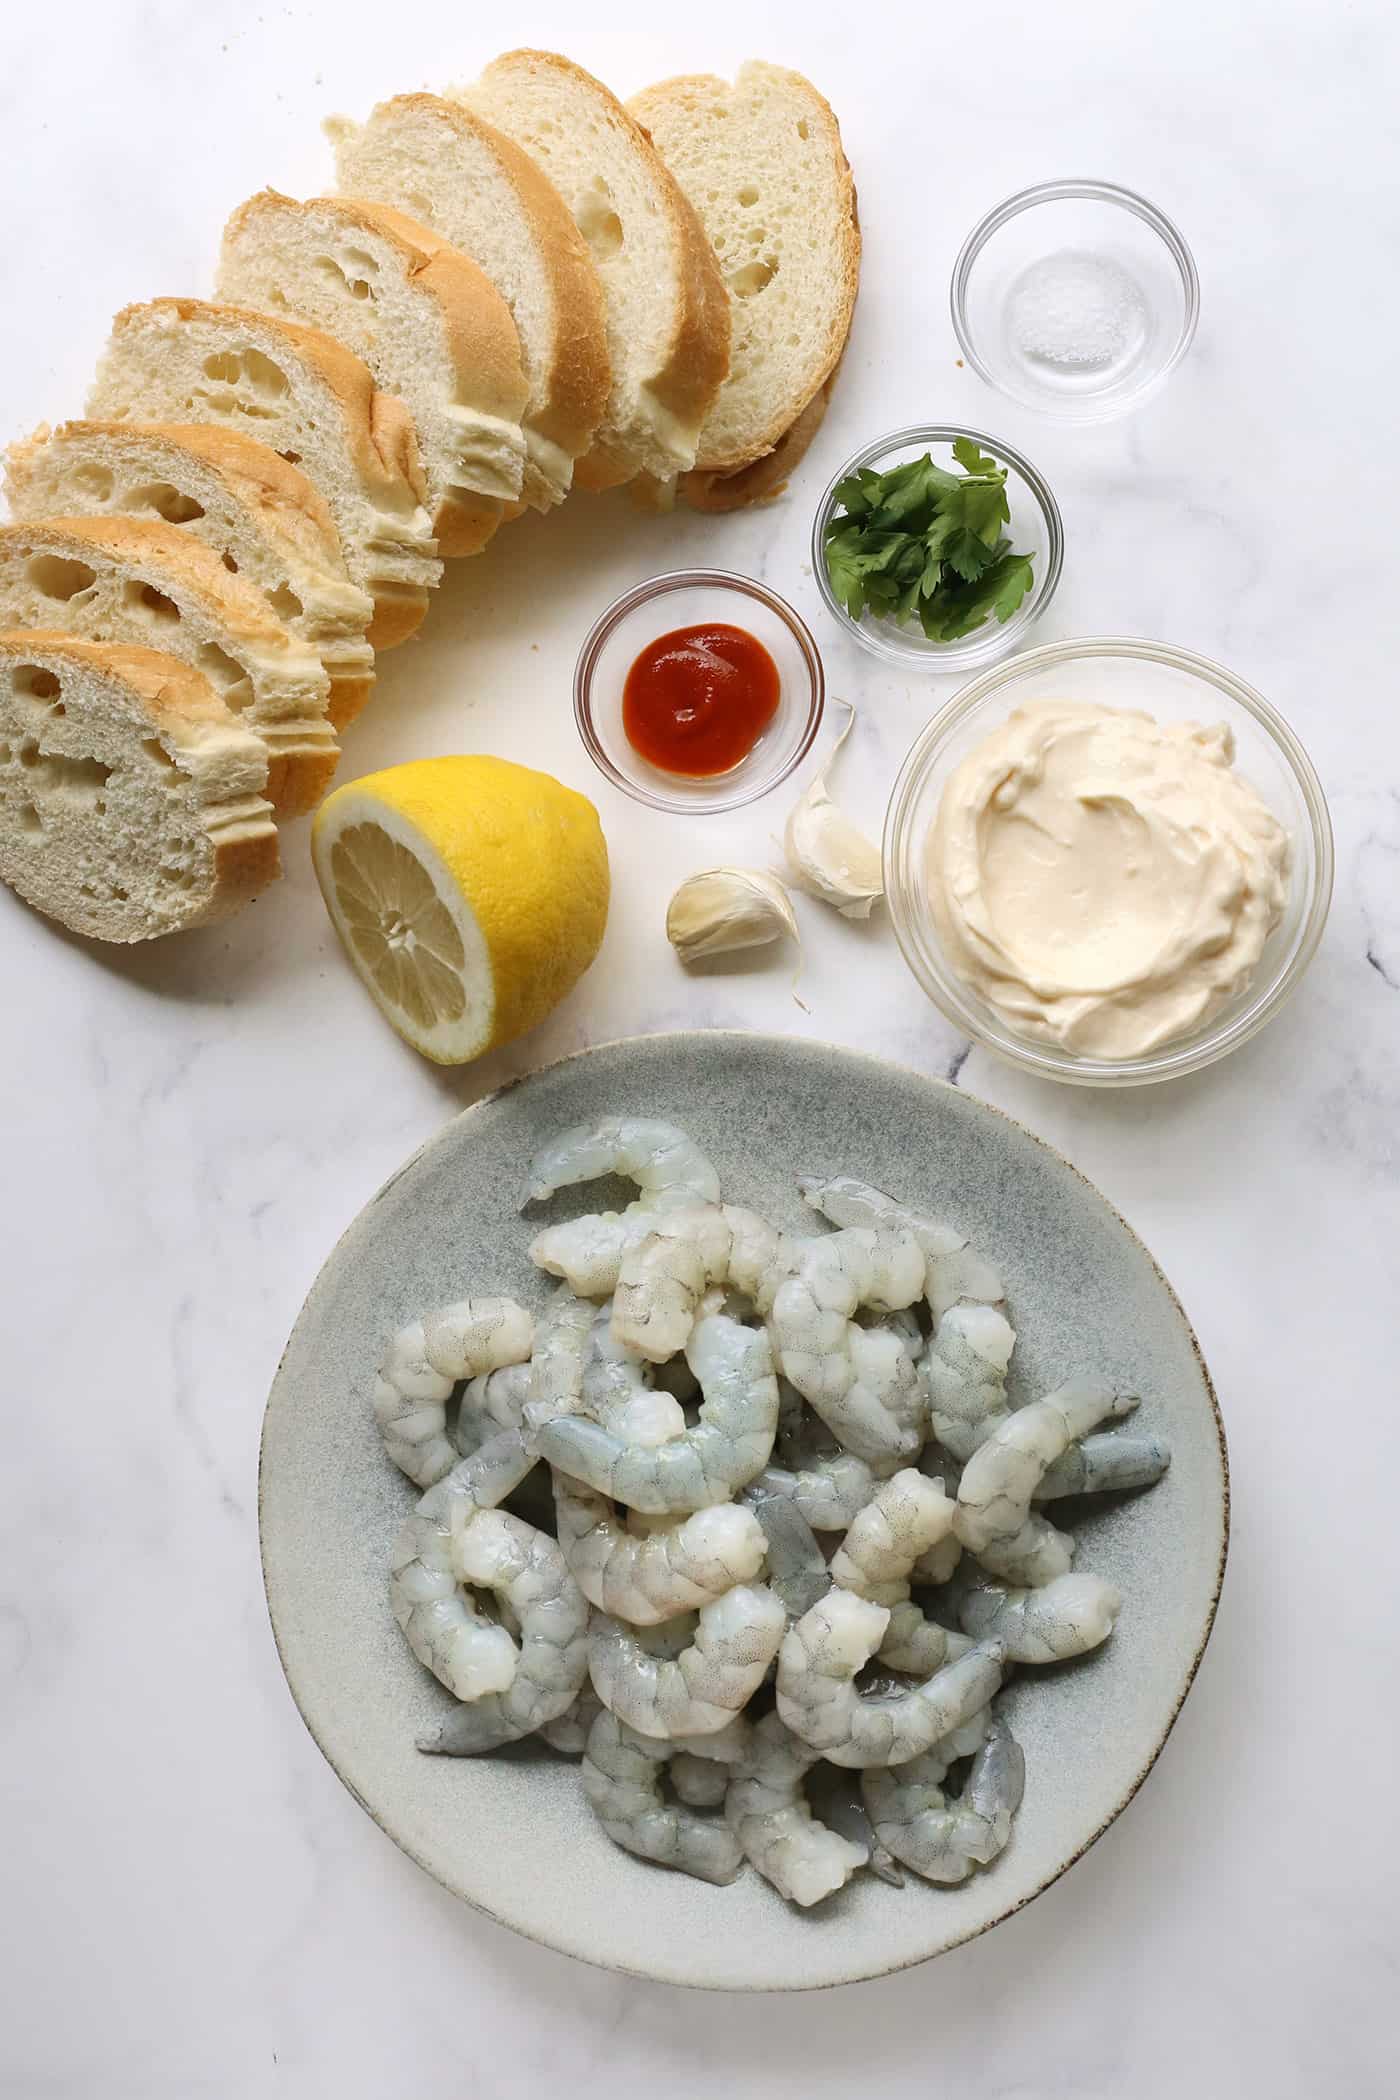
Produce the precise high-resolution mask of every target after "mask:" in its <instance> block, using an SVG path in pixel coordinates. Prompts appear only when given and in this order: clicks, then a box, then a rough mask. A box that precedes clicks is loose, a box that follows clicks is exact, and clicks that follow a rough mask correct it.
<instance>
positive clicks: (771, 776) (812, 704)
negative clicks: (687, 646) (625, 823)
mask: <svg viewBox="0 0 1400 2100" xmlns="http://www.w3.org/2000/svg"><path fill="white" fill-rule="evenodd" d="M717 620H723V621H727V622H728V623H729V624H730V625H732V626H735V627H743V628H746V629H747V630H748V632H749V633H750V634H751V635H753V636H754V637H755V639H756V640H758V641H760V642H762V644H763V646H764V648H765V649H766V650H767V651H768V653H769V655H770V656H771V657H772V659H773V661H774V663H775V664H776V665H777V667H778V682H779V694H778V712H777V713H776V715H775V716H774V717H773V720H772V721H771V722H770V723H769V725H768V727H767V728H766V729H765V730H764V732H763V734H762V736H761V737H760V738H759V740H758V742H757V743H756V744H755V745H754V747H753V749H752V751H750V753H749V754H748V756H747V758H745V759H742V760H741V761H740V763H739V764H738V765H737V766H733V767H731V768H730V770H729V772H727V773H716V774H711V775H709V776H708V777H707V778H705V779H703V780H687V779H686V778H685V776H684V775H683V774H679V773H664V772H662V771H661V769H660V768H659V767H657V766H653V765H651V764H650V763H649V762H648V760H646V759H645V758H643V757H642V755H641V753H640V752H639V751H635V750H634V749H633V748H632V745H631V744H630V743H629V741H628V739H627V733H626V731H625V730H624V728H623V726H622V691H623V687H624V685H625V684H626V681H627V673H628V672H629V671H630V670H631V668H632V665H633V664H634V662H635V661H636V659H637V657H638V655H639V654H640V652H641V651H642V650H643V649H645V648H646V647H647V645H648V643H650V642H654V641H656V640H657V638H658V637H659V636H660V635H663V634H670V633H672V632H673V630H674V629H676V628H677V627H695V626H699V625H702V624H704V623H705V622H708V621H717ZM825 699H826V681H825V678H824V676H823V673H822V660H821V657H820V655H819V653H818V651H817V645H816V643H815V642H814V641H813V640H812V637H811V635H810V634H809V632H808V630H807V627H806V624H805V623H804V622H803V621H802V620H801V619H799V617H798V615H797V614H796V613H795V612H794V611H793V609H792V607H791V606H790V605H789V604H787V602H786V601H785V600H784V599H782V598H780V597H779V596H778V594H777V592H776V591H770V590H769V589H768V587H767V585H766V584H762V583H758V582H756V581H755V580H754V578H753V577H752V576H737V575H734V574H732V573H731V572H730V571H729V570H727V569H675V570H672V571H670V572H669V573H668V574H667V575H664V576H649V577H648V578H647V579H646V581H645V582H643V583H638V584H635V585H634V586H633V588H632V589H631V590H630V591H624V592H623V594H622V596H621V597H620V598H615V599H614V600H613V602H612V604H611V605H610V606H609V607H608V609H607V611H606V612H605V613H604V614H603V615H602V617H601V618H600V619H599V620H598V621H597V622H596V623H595V624H594V626H593V629H592V631H591V632H590V634H589V636H588V639H587V641H586V642H585V643H584V645H583V647H582V649H580V651H579V655H578V662H577V664H576V665H575V667H574V719H575V721H576V722H577V723H578V730H579V735H580V736H581V737H582V738H583V741H584V745H585V748H586V749H587V752H588V755H589V757H590V758H591V759H592V760H593V763H594V765H595V766H597V767H598V769H599V771H600V772H602V773H606V775H607V777H608V779H609V780H610V781H611V782H612V783H613V786H614V787H619V788H621V789H622V791H623V793H624V794H627V795H631V796H632V797H633V798H634V799H635V800H636V801H638V802H645V803H647V804H648V805H649V807H650V808H652V809H671V810H680V811H683V812H684V813H685V814H687V815H689V816H707V815H711V814H713V813H714V812H716V811H718V810H724V809H741V808H742V807H743V805H744V804H745V803H746V802H756V801H757V800H758V798H759V796H760V795H766V794H768V792H769V791H770V789H772V788H775V787H777V786H778V784H779V782H780V781H783V780H786V779H787V777H788V775H789V773H791V772H792V771H793V769H794V767H796V766H800V765H801V763H802V761H803V759H804V758H805V757H806V755H807V753H808V752H809V751H810V750H811V748H812V743H813V740H814V739H815V737H816V734H817V731H818V729H819V728H820V727H821V719H822V708H823V706H824V704H825Z"/></svg>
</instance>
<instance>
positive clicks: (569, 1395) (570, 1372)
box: [525, 1284, 594, 1432]
mask: <svg viewBox="0 0 1400 2100" xmlns="http://www.w3.org/2000/svg"><path fill="white" fill-rule="evenodd" d="M593 1318H594V1308H593V1307H592V1306H591V1305H588V1304H586V1303H585V1302H584V1301H583V1300H582V1299H580V1298H576V1297H575V1296H574V1294H573V1292H572V1291H571V1290H570V1289H569V1287H568V1285H567V1284H563V1285H561V1286H560V1288H559V1289H558V1290H557V1291H556V1292H555V1293H554V1295H553V1297H552V1298H551V1299H550V1301H549V1303H548V1305H546V1307H545V1309H544V1311H543V1312H542V1313H541V1314H540V1317H539V1319H538V1320H537V1321H536V1323H535V1342H534V1347H533V1349H532V1350H531V1352H530V1397H529V1399H528V1401H527V1402H526V1403H525V1423H526V1429H527V1432H533V1431H534V1430H536V1429H538V1428H539V1426H540V1424H541V1423H543V1422H552V1421H553V1420H554V1419H555V1417H556V1416H557V1415H572V1414H576V1413H577V1412H578V1409H579V1408H580V1407H581V1406H582V1404H583V1362H584V1355H585V1352H586V1350H587V1348H588V1338H589V1335H590V1334H591V1333H592V1331H593Z"/></svg>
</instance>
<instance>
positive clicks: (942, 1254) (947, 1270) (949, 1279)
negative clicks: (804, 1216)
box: [797, 1174, 1006, 1320]
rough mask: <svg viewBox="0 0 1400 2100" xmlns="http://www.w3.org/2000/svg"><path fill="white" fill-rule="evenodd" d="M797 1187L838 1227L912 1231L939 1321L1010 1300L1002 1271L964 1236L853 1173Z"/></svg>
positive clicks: (801, 1181)
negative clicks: (964, 1306)
mask: <svg viewBox="0 0 1400 2100" xmlns="http://www.w3.org/2000/svg"><path fill="white" fill-rule="evenodd" d="M797 1186H798V1188H799V1189H800V1190H801V1191H802V1195H803V1199H804V1201H806V1202H808V1203H810V1204H811V1206H812V1208H813V1210H815V1211H820V1213H821V1215H822V1216H823V1217H824V1218H826V1219H828V1220H829V1221H830V1222H831V1224H833V1225H837V1226H843V1227H844V1226H850V1225H873V1226H883V1227H885V1228H887V1229H888V1228H892V1227H896V1226H897V1227H902V1228H903V1229H904V1230H905V1231H906V1232H912V1233H913V1235H914V1238H915V1239H916V1240H917V1241H918V1243H919V1245H920V1247H921V1248H922V1249H923V1254H924V1265H925V1272H926V1273H925V1281H924V1297H925V1299H926V1300H927V1302H928V1308H929V1311H930V1312H931V1313H932V1314H933V1317H934V1319H935V1320H941V1319H942V1317H943V1315H944V1313H946V1312H947V1311H948V1309H949V1307H950V1306H953V1305H957V1304H959V1303H960V1302H968V1303H972V1304H977V1305H999V1304H1000V1303H1001V1301H1002V1299H1003V1298H1004V1297H1005V1296H1006V1292H1005V1289H1004V1287H1003V1285H1002V1280H1001V1277H1000V1276H999V1275H998V1274H997V1271H996V1270H995V1269H994V1268H993V1267H992V1265H991V1263H990V1262H989V1261H987V1260H986V1259H985V1258H984V1257H983V1256H982V1255H980V1254H978V1253H977V1251H976V1249H975V1248H973V1247H972V1246H970V1245H969V1244H968V1242H967V1241H966V1240H965V1239H964V1238H963V1236H962V1234H961V1233H960V1232H957V1231H955V1230H954V1228H953V1227H952V1226H951V1225H944V1224H942V1223H941V1222H940V1220H939V1219H937V1218H930V1217H928V1216H927V1215H926V1214H925V1213H924V1212H923V1211H917V1210H911V1209H909V1207H908V1206H907V1205H906V1204H903V1203H898V1202H896V1200H895V1198H894V1197H893V1196H887V1195H886V1194H885V1193H884V1191H883V1189H876V1188H871V1186H870V1184H869V1183H868V1182H865V1181H856V1180H854V1179H853V1178H852V1177H851V1176H850V1175H848V1174H833V1175H830V1176H829V1177H828V1178H826V1179H825V1180H823V1179H821V1178H819V1177H817V1176H815V1175H811V1174H799V1175H798V1177H797Z"/></svg>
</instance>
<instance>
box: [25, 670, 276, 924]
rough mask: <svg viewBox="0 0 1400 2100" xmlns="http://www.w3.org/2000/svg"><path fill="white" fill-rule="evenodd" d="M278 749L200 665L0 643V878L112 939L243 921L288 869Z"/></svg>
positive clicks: (45, 908)
mask: <svg viewBox="0 0 1400 2100" xmlns="http://www.w3.org/2000/svg"><path fill="white" fill-rule="evenodd" d="M266 780H267V752H266V749H265V748H264V746H263V744H262V741H261V739H260V738H258V737H256V736H254V735H253V734H252V733H251V731H249V730H248V729H245V728H244V727H243V726H242V724H241V723H239V722H238V721H237V720H236V719H235V717H234V716H233V715H231V714H230V713H229V710H228V709H227V708H226V707H225V706H224V704H223V702H222V701H221V700H220V699H219V697H218V695H217V694H216V693H215V691H214V689H213V687H212V686H211V685H210V683H209V681H208V679H207V678H205V677H203V676H201V674H200V673H199V672H198V671H195V670H192V669H191V668H190V666H189V665H188V664H183V663H178V662H177V661H176V660H175V659H174V658H173V657H169V656H161V655H159V654H158V653H157V652H156V651H155V650H154V649H132V648H117V647H112V646H107V645H104V644H102V643H98V642H86V641H80V640H77V639H75V638H74V637H73V636H72V635H66V634H48V633H32V634H15V633H0V881H4V882H7V883H8V884H9V886H10V888H11V889H13V890H16V891H18V893H19V895H20V896H21V897H23V898H24V899H25V901H26V903H28V904H32V905H33V906H34V908H35V910H36V911H41V912H44V913H45V914H46V915H47V916H48V917H49V918H51V919H57V920H58V921H59V922H60V924H61V925H64V926H67V927H69V928H70V929H71V931H72V932H74V933H81V934H86V935H87V936H89V938H91V939H93V940H99V941H148V940H153V939H155V938H156V936H157V935H159V934H164V933H176V932H178V931H180V930H181V929H182V928H183V927H187V926H203V925H206V924H207V923H208V922H209V921H210V920H212V919H222V918H224V917H226V916H227V914H228V913H229V912H232V911H236V910H237V909H238V907H239V906H240V905H242V904H246V903H247V902H248V900H249V899H250V898H251V897H255V896H256V895H257V893H258V891H259V890H261V889H265V888H266V886H267V884H268V883H269V882H271V881H272V880H273V879H274V877H275V876H276V875H278V874H279V873H280V869H279V867H278V860H277V828H276V826H275V825H274V823H273V821H272V811H271V809H270V808H269V807H268V804H267V803H266V802H265V801H264V800H263V799H262V790H263V787H264V785H265V783H266Z"/></svg>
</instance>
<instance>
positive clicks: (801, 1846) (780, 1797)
mask: <svg viewBox="0 0 1400 2100" xmlns="http://www.w3.org/2000/svg"><path fill="white" fill-rule="evenodd" d="M750 1745H751V1746H750V1749H749V1753H748V1755H747V1756H746V1757H745V1758H744V1760H743V1762H742V1763H741V1764H740V1765H739V1767H738V1769H737V1771H736V1772H735V1774H734V1777H733V1778H732V1779H731V1780H730V1782H729V1791H728V1793H727V1794H726V1796H725V1801H724V1820H725V1822H726V1823H727V1824H728V1825H729V1828H730V1829H731V1830H732V1831H733V1833H734V1836H735V1838H736V1839H737V1840H738V1842H739V1845H740V1847H741V1848H742V1850H743V1854H744V1857H745V1858H746V1859H748V1860H751V1861H752V1862H753V1864H754V1866H756V1867H757V1868H758V1871H759V1873H760V1874H761V1875H762V1876H763V1878H764V1880H765V1881H770V1882H771V1883H772V1884H773V1887H774V1888H775V1889H776V1890H777V1891H778V1893H779V1895H780V1896H786V1897H787V1899H788V1901H789V1903H797V1904H800V1905H801V1906H802V1908H803V1909H804V1910H805V1909H807V1908H809V1907H810V1905H812V1904H813V1903H820V1902H821V1900H822V1898H823V1897H824V1896H830V1895H833V1894H834V1893H835V1891H836V1890H837V1889H840V1888H844V1887H845V1885H846V1883H847V1882H848V1881H849V1880H850V1878H851V1876H852V1875H853V1874H856V1873H858V1872H859V1871H860V1869H861V1868H862V1867H863V1866H865V1865H866V1863H867V1861H868V1860H869V1858H870V1854H869V1852H868V1850H867V1849H866V1847H865V1846H864V1845H853V1844H852V1843H851V1841H850V1840H849V1838H844V1837H841V1836H840V1835H839V1834H838V1833H837V1832H836V1831H834V1830H829V1829H828V1828H827V1826H826V1825H825V1824H824V1823H819V1822H818V1821H817V1819H816V1817H815V1816H814V1815H813V1814H812V1811H811V1808H810V1806H809V1805H808V1802H807V1797H806V1795H805V1794H804V1793H803V1790H802V1782H803V1780H804V1779H805V1778H806V1775H807V1773H808V1772H809V1771H810V1769H811V1767H812V1766H813V1765H814V1764H816V1763H817V1762H818V1760H819V1758H820V1755H821V1753H820V1751H817V1750H813V1749H812V1748H811V1747H810V1746H809V1745H808V1744H806V1743H804V1742H803V1741H802V1740H801V1738H800V1737H798V1736H795V1735H794V1734H793V1733H792V1730H791V1729H790V1728H789V1727H788V1726H787V1725H786V1723H785V1722H784V1721H782V1720H781V1719H780V1718H779V1716H778V1715H777V1714H775V1713H773V1714H768V1715H766V1716H765V1717H764V1719H763V1720H761V1721H760V1722H759V1723H758V1725H757V1727H756V1728H755V1729H754V1730H753V1733H752V1736H751V1739H750Z"/></svg>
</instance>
